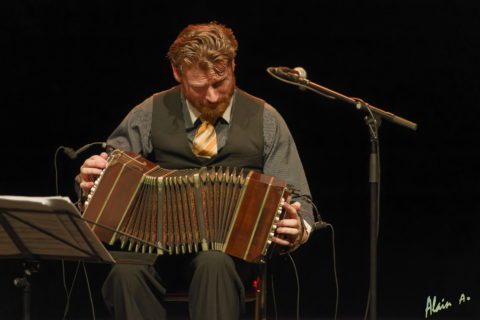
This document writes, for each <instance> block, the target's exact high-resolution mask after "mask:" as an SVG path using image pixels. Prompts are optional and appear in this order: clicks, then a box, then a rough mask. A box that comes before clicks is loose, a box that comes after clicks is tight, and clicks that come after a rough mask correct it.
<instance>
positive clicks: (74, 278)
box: [62, 259, 80, 320]
mask: <svg viewBox="0 0 480 320" xmlns="http://www.w3.org/2000/svg"><path fill="white" fill-rule="evenodd" d="M62 266H63V267H64V261H63V259H62ZM79 268H80V262H78V264H77V269H76V270H75V275H74V276H73V280H72V286H71V287H70V290H68V292H67V301H66V303H65V310H64V311H63V318H62V319H63V320H65V318H66V317H67V314H68V309H70V297H71V296H72V290H73V287H74V286H75V282H76V279H77V274H78V269H79ZM63 276H64V285H65V289H67V285H66V281H65V271H63Z"/></svg>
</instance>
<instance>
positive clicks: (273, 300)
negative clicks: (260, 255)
mask: <svg viewBox="0 0 480 320" xmlns="http://www.w3.org/2000/svg"><path fill="white" fill-rule="evenodd" d="M270 279H271V281H270V284H271V287H272V302H273V312H274V315H275V320H277V319H278V314H277V299H276V298H275V297H276V295H275V285H274V280H273V273H271V274H270Z"/></svg>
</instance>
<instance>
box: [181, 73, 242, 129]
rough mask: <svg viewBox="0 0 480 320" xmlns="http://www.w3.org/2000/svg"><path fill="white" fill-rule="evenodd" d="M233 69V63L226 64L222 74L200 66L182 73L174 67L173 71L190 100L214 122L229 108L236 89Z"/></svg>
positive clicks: (206, 117) (208, 119)
mask: <svg viewBox="0 0 480 320" xmlns="http://www.w3.org/2000/svg"><path fill="white" fill-rule="evenodd" d="M233 69H234V67H233V64H232V65H230V66H226V67H225V68H224V70H225V71H224V72H223V73H222V74H221V75H218V74H217V73H215V71H213V70H203V69H200V68H199V67H198V66H190V67H188V68H184V69H183V72H182V73H180V72H179V70H177V69H175V68H174V69H173V72H174V76H175V79H176V80H177V81H179V82H180V83H181V84H182V88H183V93H184V95H185V97H186V98H187V99H188V101H189V102H190V103H191V104H192V105H193V106H194V107H195V108H196V109H197V110H198V111H199V112H200V113H201V114H202V117H203V118H204V119H205V120H207V121H210V122H211V123H214V122H215V120H216V119H217V118H218V117H220V116H221V115H222V114H223V113H224V112H225V110H226V109H227V107H228V105H229V104H230V99H231V98H232V95H233V92H234V90H235V75H234V73H233Z"/></svg>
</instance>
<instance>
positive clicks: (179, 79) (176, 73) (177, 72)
mask: <svg viewBox="0 0 480 320" xmlns="http://www.w3.org/2000/svg"><path fill="white" fill-rule="evenodd" d="M170 65H171V66H172V72H173V77H174V78H175V80H177V82H179V83H181V82H182V74H181V72H180V70H178V69H177V68H176V67H175V66H174V65H173V63H171V64H170Z"/></svg>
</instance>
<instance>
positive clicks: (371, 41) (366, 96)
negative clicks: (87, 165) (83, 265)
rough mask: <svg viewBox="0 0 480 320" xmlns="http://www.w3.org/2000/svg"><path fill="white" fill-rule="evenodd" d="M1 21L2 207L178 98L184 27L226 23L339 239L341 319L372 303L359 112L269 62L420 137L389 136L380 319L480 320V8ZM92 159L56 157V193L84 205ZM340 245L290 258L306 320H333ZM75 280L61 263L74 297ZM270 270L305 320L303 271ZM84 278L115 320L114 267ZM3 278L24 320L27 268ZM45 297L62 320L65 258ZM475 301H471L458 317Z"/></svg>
mask: <svg viewBox="0 0 480 320" xmlns="http://www.w3.org/2000/svg"><path fill="white" fill-rule="evenodd" d="M0 10H1V11H0V12H1V19H0V20H1V22H0V23H1V29H0V35H1V37H0V39H1V57H2V58H1V60H0V64H1V70H2V71H1V77H2V78H3V81H2V87H1V88H2V94H1V95H0V110H1V111H0V112H1V124H2V125H1V127H0V128H1V129H0V130H1V133H0V137H1V139H2V140H1V141H2V160H1V161H2V162H1V167H2V169H3V170H2V171H3V172H2V178H1V180H0V194H12V195H28V196H49V195H54V194H55V193H56V191H55V171H54V154H55V150H56V149H57V147H59V146H61V145H63V146H70V147H74V148H78V147H81V146H82V145H84V144H87V143H90V142H93V141H103V140H105V139H106V137H107V136H108V134H109V133H110V132H111V131H112V130H113V129H114V127H115V126H116V125H117V124H118V123H119V122H120V121H121V119H122V118H123V117H124V116H125V115H126V113H127V112H128V111H129V110H130V109H131V108H132V107H133V106H134V105H136V104H137V103H139V102H140V101H142V100H143V99H145V98H146V97H147V96H149V95H151V94H152V93H154V92H156V91H160V90H163V89H166V88H168V87H170V86H172V85H174V84H175V83H174V80H173V77H172V75H171V71H170V67H169V63H168V61H167V59H166V58H165V54H166V51H167V49H168V46H169V45H170V43H171V42H172V41H173V40H174V39H175V37H176V35H177V33H178V32H179V31H180V30H181V29H182V28H183V27H185V26H186V25H187V24H189V23H197V22H208V21H212V20H216V21H219V22H221V23H224V24H226V25H227V26H229V27H231V28H232V29H233V30H234V31H235V33H236V36H237V39H238V40H239V43H240V47H239V52H238V57H237V69H236V74H237V83H238V85H239V87H241V88H243V89H244V90H246V91H248V92H250V93H252V94H254V95H257V96H260V97H262V98H264V99H266V100H267V101H268V102H270V103H271V104H272V105H273V106H275V107H276V108H277V109H278V111H279V112H280V113H281V114H282V115H283V116H284V118H285V120H286V121H287V123H288V125H289V127H290V130H291V131H292V134H293V136H294V138H295V139H296V143H297V147H298V149H299V152H300V154H301V157H302V160H303V163H304V167H305V171H306V174H307V176H308V180H309V183H310V187H311V191H312V194H313V197H314V200H315V202H316V203H317V205H318V207H319V208H320V210H321V213H322V217H323V219H324V220H326V221H328V222H330V223H332V224H333V226H334V228H335V243H334V244H335V248H336V266H337V273H338V282H339V286H340V301H339V318H361V317H363V314H364V311H365V305H366V302H367V294H368V282H369V280H368V279H369V265H368V261H369V221H370V220H369V219H370V217H369V186H368V155H369V148H370V143H369V134H368V131H367V127H366V126H365V124H364V121H363V116H364V115H363V114H362V113H359V112H358V111H356V110H355V109H354V108H353V107H351V106H350V105H346V104H345V103H341V102H335V101H331V100H328V99H326V98H324V97H322V96H320V95H317V94H315V93H313V92H310V91H306V92H303V91H299V90H298V89H296V88H295V87H293V86H290V85H288V84H285V83H283V82H280V81H277V80H276V79H274V78H272V77H271V76H269V75H268V74H267V73H266V71H265V69H266V68H267V67H269V66H279V65H285V66H289V67H295V66H303V67H304V68H305V69H306V70H307V72H308V77H309V79H310V80H311V81H314V82H317V83H319V84H322V85H324V86H326V87H329V88H331V89H334V90H336V91H338V92H341V93H343V94H346V95H349V96H353V97H360V98H362V99H363V100H365V101H367V102H369V103H371V104H373V105H375V106H378V107H381V108H383V109H385V110H387V111H390V112H393V113H395V114H397V115H399V116H402V117H405V118H407V119H409V120H411V121H414V122H417V123H418V124H419V127H418V130H417V131H410V130H408V129H405V128H403V127H399V126H397V125H395V124H392V123H389V122H384V123H383V124H382V126H381V128H380V145H381V149H380V150H381V166H382V169H381V170H382V171H381V173H382V177H381V181H382V185H381V190H382V195H381V218H380V234H379V247H378V248H379V255H378V268H379V270H378V310H379V318H381V319H383V318H407V319H421V318H425V307H426V300H427V297H428V296H430V297H432V298H433V296H436V297H437V299H438V300H440V299H442V298H444V299H445V300H448V301H451V302H452V304H453V306H452V307H451V308H450V309H448V310H443V311H441V312H439V313H437V314H436V315H434V316H433V318H436V319H460V318H463V317H465V318H472V319H474V318H478V316H480V312H479V307H478V306H479V305H480V290H479V288H480V281H479V275H478V274H479V272H480V269H479V266H480V264H479V263H478V258H479V243H480V241H479V235H478V230H477V228H478V225H477V220H478V219H476V217H475V216H476V215H477V214H478V212H479V205H478V198H479V187H480V179H479V174H478V169H477V167H478V159H477V158H478V157H477V154H478V138H479V133H478V132H479V130H478V124H477V121H478V117H477V116H478V114H479V112H478V111H477V109H478V101H479V98H480V94H479V93H480V81H479V71H480V68H479V62H478V60H479V58H480V42H479V40H478V39H479V38H480V25H479V24H480V4H478V3H477V2H475V1H456V2H453V1H443V2H441V1H401V2H400V1H395V2H394V1H358V0H343V1H328V2H327V1H318V2H317V1H296V2H288V3H285V4H280V3H279V2H270V1H251V2H249V1H242V2H240V1H237V2H229V3H227V2H225V3H220V2H218V3H216V2H212V1H195V2H193V3H184V2H174V3H169V4H164V3H162V2H161V1H135V2H121V1H120V2H117V1H68V0H66V1H54V0H52V1H46V0H43V1H2V3H1V4H0ZM96 151H98V150H95V148H92V149H90V150H89V151H88V152H85V153H84V154H82V155H81V156H80V157H79V158H78V159H76V160H73V161H72V160H70V159H68V158H67V157H66V156H65V155H64V154H63V153H60V154H59V155H58V157H57V161H58V176H59V191H60V194H62V195H67V196H71V197H73V182H72V181H73V177H74V176H75V174H76V173H77V170H78V167H79V166H80V165H81V163H82V162H83V160H84V159H85V157H87V156H89V155H90V154H92V153H94V152H96ZM332 245H333V243H332V232H331V231H330V230H328V229H327V230H322V231H320V232H318V233H316V234H314V235H313V236H312V240H311V241H310V242H309V243H308V244H307V245H305V246H304V247H302V248H301V249H300V250H298V251H297V252H295V253H294V254H293V255H292V256H293V258H294V259H295V261H296V266H297V269H298V271H299V273H300V285H301V298H300V301H301V305H300V307H301V310H300V313H301V316H302V317H304V318H333V314H334V308H335V278H334V273H333V262H334V260H333V250H332ZM75 267H76V264H74V263H67V265H66V269H67V280H68V282H69V283H70V281H71V278H72V277H73V274H74V271H75ZM272 267H273V268H272V269H273V271H274V277H275V292H276V298H277V309H278V312H279V315H281V316H288V315H292V314H294V313H295V299H296V285H295V276H294V273H293V271H292V265H291V264H290V261H289V260H288V259H286V258H282V259H277V261H276V263H274V264H272ZM87 268H88V270H89V273H88V274H89V278H90V280H91V282H92V289H93V299H94V301H95V304H96V311H97V317H106V316H107V314H106V310H105V308H104V306H103V304H102V302H101V299H100V295H99V291H98V290H99V288H100V285H101V281H102V279H103V277H104V276H105V274H106V271H107V267H106V266H100V265H87ZM0 269H1V274H0V291H1V292H0V293H1V296H2V298H1V299H0V318H1V319H17V318H20V314H21V312H20V310H21V292H20V290H19V289H18V288H15V287H13V285H12V279H13V278H14V277H15V276H18V275H20V274H21V271H22V268H21V262H20V261H12V260H2V261H0ZM33 285H34V292H33V296H32V299H33V305H32V310H33V312H34V314H35V317H36V318H38V319H44V318H45V319H59V318H61V316H62V314H63V307H64V303H65V293H64V289H63V285H62V268H61V264H60V262H53V261H48V262H43V263H42V265H41V269H40V272H39V273H38V274H35V276H34V279H33ZM270 292H272V291H271V290H270ZM462 293H464V294H465V296H468V297H470V301H467V302H466V303H465V304H462V305H458V299H459V297H460V295H461V294H462ZM72 299H73V300H72V302H71V304H72V305H71V312H70V313H69V318H82V317H84V318H88V317H90V307H89V303H88V293H87V289H86V286H85V279H84V277H83V275H82V274H80V275H79V276H78V279H77V282H76V287H75V289H74V290H73V296H72ZM270 310H272V304H270Z"/></svg>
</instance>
